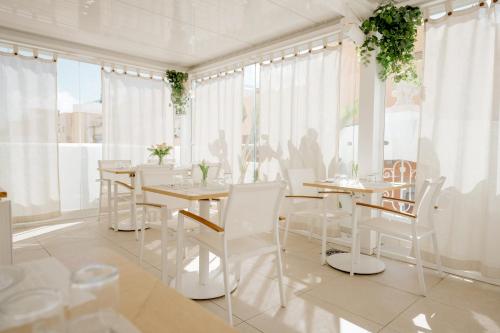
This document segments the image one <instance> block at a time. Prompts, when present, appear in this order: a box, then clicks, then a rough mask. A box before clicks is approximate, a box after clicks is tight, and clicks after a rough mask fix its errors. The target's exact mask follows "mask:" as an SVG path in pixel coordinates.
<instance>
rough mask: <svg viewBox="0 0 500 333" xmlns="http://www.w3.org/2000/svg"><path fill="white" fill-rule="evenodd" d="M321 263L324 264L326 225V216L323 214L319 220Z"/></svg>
mask: <svg viewBox="0 0 500 333" xmlns="http://www.w3.org/2000/svg"><path fill="white" fill-rule="evenodd" d="M321 223H322V224H321V265H324V264H326V226H327V216H326V214H323V220H322V222H321Z"/></svg>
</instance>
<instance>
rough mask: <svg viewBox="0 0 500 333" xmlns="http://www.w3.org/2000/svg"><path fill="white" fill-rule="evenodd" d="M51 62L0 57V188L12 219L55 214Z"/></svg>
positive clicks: (54, 102)
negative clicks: (7, 196) (10, 207)
mask: <svg viewBox="0 0 500 333" xmlns="http://www.w3.org/2000/svg"><path fill="white" fill-rule="evenodd" d="M56 68H57V67H56V63H55V62H53V61H44V60H41V59H33V58H24V57H22V56H7V55H0V161H1V162H0V186H2V187H3V188H5V189H6V190H7V191H8V193H9V198H11V200H12V215H13V216H14V217H15V219H16V220H19V221H29V220H37V219H45V218H50V217H53V216H57V215H58V214H59V211H60V201H59V179H58V177H59V175H58V163H57V80H56V73H57V70H56Z"/></svg>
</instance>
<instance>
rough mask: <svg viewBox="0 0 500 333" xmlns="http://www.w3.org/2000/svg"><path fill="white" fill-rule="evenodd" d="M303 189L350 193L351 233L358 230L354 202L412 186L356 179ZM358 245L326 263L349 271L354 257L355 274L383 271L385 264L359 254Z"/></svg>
mask: <svg viewBox="0 0 500 333" xmlns="http://www.w3.org/2000/svg"><path fill="white" fill-rule="evenodd" d="M302 185H303V186H305V187H314V188H317V189H321V190H333V191H343V192H349V193H351V207H352V210H353V211H352V214H351V217H352V222H351V228H352V231H353V233H356V232H357V230H358V225H357V224H358V219H357V218H355V214H354V209H356V202H359V201H362V200H363V198H366V197H371V196H372V195H377V194H378V195H381V194H383V193H385V192H389V191H394V190H398V189H403V188H409V187H412V186H414V185H413V184H411V183H398V182H386V181H371V180H357V179H345V178H340V179H327V180H318V181H311V182H304V183H303V184H302ZM360 243H361V242H357V244H358V248H357V249H352V247H351V252H350V253H344V252H338V253H334V254H332V255H330V256H328V257H327V259H326V261H327V263H328V264H329V265H330V266H331V267H333V268H335V269H337V270H340V271H343V272H350V271H351V256H352V255H354V256H355V258H354V259H355V260H354V266H353V272H354V273H355V274H377V273H380V272H383V271H384V270H385V264H384V262H383V261H382V260H380V259H377V258H375V257H373V256H370V255H365V254H361V250H360Z"/></svg>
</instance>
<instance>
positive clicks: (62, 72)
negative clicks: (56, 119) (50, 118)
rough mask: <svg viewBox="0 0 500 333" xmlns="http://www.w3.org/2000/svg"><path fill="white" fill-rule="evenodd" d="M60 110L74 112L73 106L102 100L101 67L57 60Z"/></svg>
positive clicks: (62, 59) (61, 59) (67, 60)
mask: <svg viewBox="0 0 500 333" xmlns="http://www.w3.org/2000/svg"><path fill="white" fill-rule="evenodd" d="M57 90H58V96H57V97H58V98H57V99H58V101H57V104H58V109H59V110H60V111H61V112H72V111H73V104H83V103H89V102H94V101H99V100H100V99H101V67H100V66H99V65H94V64H89V63H85V62H79V61H74V60H69V59H64V58H59V59H58V60H57Z"/></svg>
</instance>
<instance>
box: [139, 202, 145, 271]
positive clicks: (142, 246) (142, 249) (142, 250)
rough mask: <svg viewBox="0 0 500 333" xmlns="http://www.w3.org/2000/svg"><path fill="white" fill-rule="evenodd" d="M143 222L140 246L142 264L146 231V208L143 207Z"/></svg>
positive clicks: (140, 262) (140, 261)
mask: <svg viewBox="0 0 500 333" xmlns="http://www.w3.org/2000/svg"><path fill="white" fill-rule="evenodd" d="M142 212H143V213H142V223H141V242H140V245H139V246H140V248H139V264H140V265H142V258H143V257H144V234H145V233H146V210H145V208H142Z"/></svg>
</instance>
